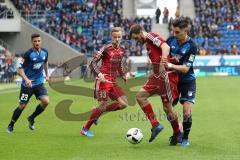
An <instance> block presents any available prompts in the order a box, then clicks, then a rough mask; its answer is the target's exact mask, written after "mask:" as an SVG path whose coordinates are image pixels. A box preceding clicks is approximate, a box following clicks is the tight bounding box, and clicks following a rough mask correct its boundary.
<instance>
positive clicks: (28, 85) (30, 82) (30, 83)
mask: <svg viewBox="0 0 240 160" xmlns="http://www.w3.org/2000/svg"><path fill="white" fill-rule="evenodd" d="M32 81H33V80H30V79H26V80H25V83H26V85H27V87H29V88H31V87H32Z"/></svg>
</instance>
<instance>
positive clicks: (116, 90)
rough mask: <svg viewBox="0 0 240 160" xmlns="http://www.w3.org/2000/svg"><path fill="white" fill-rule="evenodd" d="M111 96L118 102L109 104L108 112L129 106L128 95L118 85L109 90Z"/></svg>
mask: <svg viewBox="0 0 240 160" xmlns="http://www.w3.org/2000/svg"><path fill="white" fill-rule="evenodd" d="M109 97H110V98H111V99H112V100H116V101H117V102H114V103H111V104H109V105H107V106H106V112H111V111H117V110H121V109H124V108H126V107H127V106H128V100H127V97H126V96H125V95H124V92H123V91H122V89H121V87H119V86H118V85H114V86H112V89H111V90H110V91H109Z"/></svg>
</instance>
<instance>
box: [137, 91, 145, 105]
mask: <svg viewBox="0 0 240 160" xmlns="http://www.w3.org/2000/svg"><path fill="white" fill-rule="evenodd" d="M136 100H137V102H138V103H142V102H143V101H144V97H143V96H142V94H141V93H137V94H136Z"/></svg>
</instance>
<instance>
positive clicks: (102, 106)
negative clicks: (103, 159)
mask: <svg viewBox="0 0 240 160" xmlns="http://www.w3.org/2000/svg"><path fill="white" fill-rule="evenodd" d="M106 106H107V101H105V100H102V101H99V106H98V107H96V108H93V109H92V111H91V115H90V117H89V120H88V121H87V123H86V124H85V125H84V127H83V128H82V130H81V132H80V133H81V134H82V135H85V136H87V137H93V136H94V135H93V133H92V132H91V131H90V128H91V126H92V125H93V124H94V122H96V120H98V118H99V117H100V116H101V115H102V113H103V112H104V111H106Z"/></svg>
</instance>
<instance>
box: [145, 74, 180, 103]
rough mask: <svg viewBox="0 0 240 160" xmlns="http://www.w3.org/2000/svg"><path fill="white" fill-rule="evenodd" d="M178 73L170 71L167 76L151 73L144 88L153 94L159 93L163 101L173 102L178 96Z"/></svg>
mask: <svg viewBox="0 0 240 160" xmlns="http://www.w3.org/2000/svg"><path fill="white" fill-rule="evenodd" d="M177 83H178V75H177V73H176V72H170V73H168V74H167V76H164V77H160V76H158V77H157V76H156V75H151V76H150V77H149V78H148V81H147V82H146V83H145V84H144V86H143V89H144V90H146V91H147V92H148V93H149V94H150V95H151V96H152V95H154V94H158V95H160V96H161V99H162V102H163V103H168V102H173V101H174V100H175V99H176V98H177V97H178V89H177Z"/></svg>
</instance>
